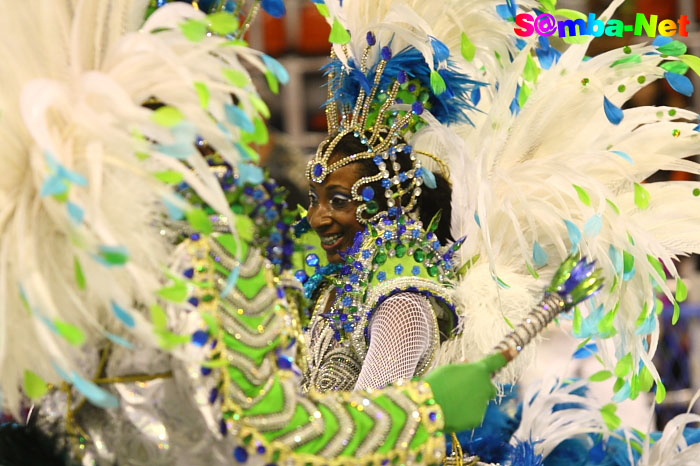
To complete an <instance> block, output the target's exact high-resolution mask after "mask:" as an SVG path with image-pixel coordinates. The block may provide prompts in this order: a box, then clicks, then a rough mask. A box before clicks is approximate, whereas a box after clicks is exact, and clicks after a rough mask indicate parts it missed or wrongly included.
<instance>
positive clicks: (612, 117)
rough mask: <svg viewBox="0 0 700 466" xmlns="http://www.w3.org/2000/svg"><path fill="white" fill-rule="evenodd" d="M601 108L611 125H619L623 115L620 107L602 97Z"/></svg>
mask: <svg viewBox="0 0 700 466" xmlns="http://www.w3.org/2000/svg"><path fill="white" fill-rule="evenodd" d="M603 110H605V116H606V117H607V118H608V121H610V123H612V124H613V125H619V124H620V122H621V121H622V119H623V118H624V116H625V115H624V114H623V113H622V109H621V108H620V107H618V106H616V105H615V104H614V103H612V102H610V100H608V98H607V97H603Z"/></svg>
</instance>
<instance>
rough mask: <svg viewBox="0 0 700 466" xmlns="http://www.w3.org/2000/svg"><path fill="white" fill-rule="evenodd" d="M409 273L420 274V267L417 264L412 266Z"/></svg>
mask: <svg viewBox="0 0 700 466" xmlns="http://www.w3.org/2000/svg"><path fill="white" fill-rule="evenodd" d="M411 273H412V274H413V275H418V274H420V267H418V266H417V265H414V266H413V268H412V269H411Z"/></svg>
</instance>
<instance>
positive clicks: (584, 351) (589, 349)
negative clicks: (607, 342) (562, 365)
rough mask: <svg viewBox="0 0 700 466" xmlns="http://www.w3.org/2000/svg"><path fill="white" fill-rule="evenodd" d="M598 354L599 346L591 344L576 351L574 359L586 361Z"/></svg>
mask: <svg viewBox="0 0 700 466" xmlns="http://www.w3.org/2000/svg"><path fill="white" fill-rule="evenodd" d="M597 352H598V346H597V345H596V344H595V343H589V344H587V345H585V346H583V347H582V348H579V349H578V350H576V352H575V353H574V355H573V356H572V357H573V358H574V359H586V358H588V357H590V356H593V355H594V354H596V353H597Z"/></svg>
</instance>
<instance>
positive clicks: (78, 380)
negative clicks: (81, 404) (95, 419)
mask: <svg viewBox="0 0 700 466" xmlns="http://www.w3.org/2000/svg"><path fill="white" fill-rule="evenodd" d="M71 379H72V381H73V386H74V387H75V388H76V389H77V390H78V391H79V392H80V393H82V394H83V395H84V396H85V398H87V399H88V400H90V403H92V404H94V405H95V406H99V407H100V408H105V409H114V408H117V407H118V406H119V400H118V399H117V397H116V396H114V395H112V394H111V393H109V392H108V391H106V390H103V389H101V388H100V387H98V386H97V385H95V384H94V383H92V382H90V381H89V380H85V379H84V378H82V377H81V376H79V375H78V374H77V373H76V372H72V373H71Z"/></svg>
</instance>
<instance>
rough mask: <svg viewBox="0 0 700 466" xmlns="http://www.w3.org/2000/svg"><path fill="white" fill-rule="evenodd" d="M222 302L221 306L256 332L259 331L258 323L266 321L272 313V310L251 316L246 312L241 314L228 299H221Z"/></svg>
mask: <svg viewBox="0 0 700 466" xmlns="http://www.w3.org/2000/svg"><path fill="white" fill-rule="evenodd" d="M220 304H221V306H223V307H224V308H226V309H227V310H228V311H229V312H230V313H231V315H232V316H233V317H234V318H235V319H236V320H237V321H238V322H239V323H241V324H244V325H245V326H246V327H248V328H249V329H251V330H252V331H253V332H255V333H257V332H258V325H261V324H262V323H263V322H265V319H267V318H269V316H270V314H271V312H264V313H262V314H260V315H257V316H251V315H248V314H246V313H245V312H244V313H243V314H239V313H238V312H237V311H238V309H236V308H234V307H233V306H231V305H230V304H228V303H227V302H226V301H220Z"/></svg>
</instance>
